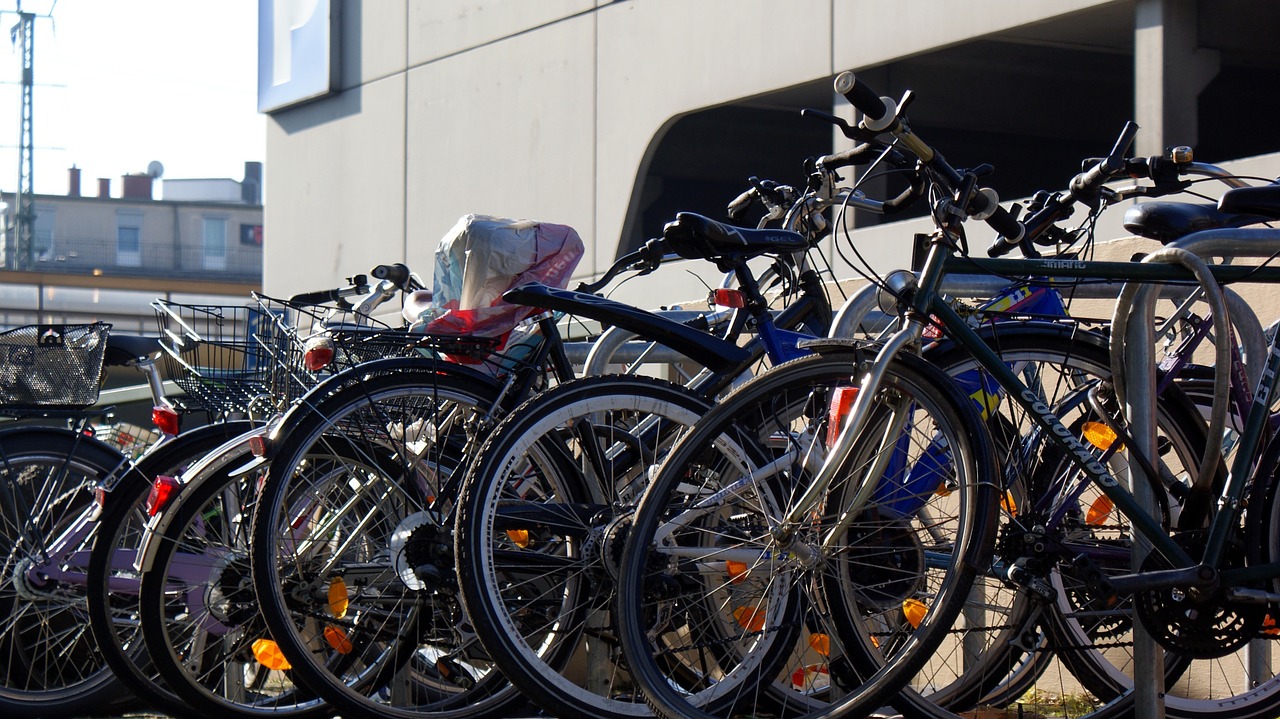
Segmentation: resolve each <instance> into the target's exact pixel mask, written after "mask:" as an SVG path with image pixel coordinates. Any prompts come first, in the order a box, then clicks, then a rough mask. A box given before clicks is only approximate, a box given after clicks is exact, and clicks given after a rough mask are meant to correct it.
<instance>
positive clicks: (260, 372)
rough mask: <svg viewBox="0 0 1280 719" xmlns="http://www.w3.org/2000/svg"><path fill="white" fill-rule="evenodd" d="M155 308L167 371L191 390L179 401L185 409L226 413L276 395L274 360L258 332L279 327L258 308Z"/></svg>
mask: <svg viewBox="0 0 1280 719" xmlns="http://www.w3.org/2000/svg"><path fill="white" fill-rule="evenodd" d="M151 306H152V307H153V308H154V309H155V311H156V321H157V322H158V324H159V328H160V347H161V349H162V350H163V351H162V353H161V355H160V357H161V362H162V364H163V366H164V372H165V375H166V376H167V377H169V378H170V379H172V380H173V381H174V382H175V383H177V385H178V386H179V387H181V388H182V390H183V392H185V393H186V394H185V396H184V397H182V398H179V400H178V402H179V404H181V406H182V407H183V408H184V409H196V408H199V409H204V410H206V411H208V412H211V413H213V414H217V415H226V414H230V413H235V412H245V411H248V409H249V408H250V407H251V406H253V405H254V404H255V403H256V402H261V401H263V400H264V399H265V398H269V397H270V396H271V387H270V373H269V370H270V361H271V358H270V356H269V355H268V354H267V353H266V352H265V351H264V350H263V349H262V345H261V344H260V343H259V342H258V340H257V339H255V335H256V334H257V333H258V332H259V331H261V330H262V328H264V327H266V328H268V329H270V328H271V327H273V326H274V325H273V323H272V322H271V321H270V319H269V318H266V317H264V316H262V312H261V310H260V309H259V308H258V307H256V306H249V305H199V304H184V303H180V302H171V301H168V300H156V301H155V302H152V303H151Z"/></svg>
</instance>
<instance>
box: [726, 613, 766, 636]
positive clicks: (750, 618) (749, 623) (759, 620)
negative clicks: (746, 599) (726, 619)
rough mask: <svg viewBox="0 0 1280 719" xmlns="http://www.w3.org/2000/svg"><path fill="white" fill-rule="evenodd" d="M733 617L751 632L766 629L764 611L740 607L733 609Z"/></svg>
mask: <svg viewBox="0 0 1280 719" xmlns="http://www.w3.org/2000/svg"><path fill="white" fill-rule="evenodd" d="M733 618H734V619H735V620H737V622H738V624H739V625H740V626H742V628H743V629H746V630H747V631H750V632H758V631H760V630H762V629H764V612H763V611H761V610H759V609H754V608H752V607H738V608H737V609H735V610H733Z"/></svg>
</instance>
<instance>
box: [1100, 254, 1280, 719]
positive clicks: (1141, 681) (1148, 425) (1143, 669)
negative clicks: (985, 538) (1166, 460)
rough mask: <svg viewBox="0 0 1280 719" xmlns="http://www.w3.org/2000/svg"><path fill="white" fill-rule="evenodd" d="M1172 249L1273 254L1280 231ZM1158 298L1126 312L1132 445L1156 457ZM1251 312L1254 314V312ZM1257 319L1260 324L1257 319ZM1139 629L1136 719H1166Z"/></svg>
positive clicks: (1153, 662)
mask: <svg viewBox="0 0 1280 719" xmlns="http://www.w3.org/2000/svg"><path fill="white" fill-rule="evenodd" d="M1170 247H1175V248H1179V249H1183V250H1187V251H1189V252H1191V253H1193V254H1195V255H1197V256H1199V257H1202V258H1205V257H1270V256H1272V255H1274V254H1276V253H1277V252H1280V230H1206V231H1203V232H1197V233H1195V234H1193V235H1190V236H1188V237H1186V238H1184V239H1182V240H1180V241H1178V242H1176V243H1173V244H1171V245H1170ZM1155 300H1156V293H1155V291H1154V288H1153V287H1152V286H1151V285H1144V286H1142V287H1141V288H1139V290H1138V292H1137V294H1136V295H1135V297H1134V300H1133V303H1132V304H1131V305H1130V306H1129V308H1128V310H1127V311H1128V317H1129V322H1128V328H1127V332H1126V333H1125V347H1124V356H1125V365H1126V367H1125V370H1124V371H1125V381H1126V383H1127V385H1128V387H1129V393H1128V399H1127V401H1126V407H1125V412H1126V413H1127V415H1128V417H1129V422H1130V432H1131V433H1132V435H1133V438H1134V443H1135V444H1136V445H1137V448H1138V449H1139V450H1141V451H1142V452H1144V453H1145V454H1146V456H1148V457H1154V456H1155V445H1156V426H1155V409H1156V408H1155V404H1156V402H1155V379H1156V378H1155V351H1154V344H1155V332H1154V317H1155ZM1118 311H1119V310H1118ZM1248 314H1249V315H1250V316H1252V313H1251V312H1250V313H1248ZM1233 319H1234V318H1233ZM1254 320H1255V322H1256V317H1255V318H1254ZM1131 467H1132V469H1133V471H1141V469H1140V468H1139V465H1138V463H1137V462H1131ZM1131 476H1132V475H1131ZM1136 484H1137V485H1138V486H1137V487H1135V488H1134V494H1135V496H1136V497H1137V498H1138V499H1139V501H1142V502H1143V503H1144V508H1146V509H1153V508H1154V502H1155V499H1154V497H1153V496H1152V495H1151V492H1150V489H1149V487H1148V483H1146V482H1137V483H1136ZM1149 549H1150V548H1149V547H1138V546H1137V545H1136V544H1135V550H1137V551H1136V552H1135V555H1134V561H1135V562H1141V560H1142V559H1143V557H1144V556H1145V552H1146V551H1149ZM1141 628H1142V627H1141V624H1140V623H1138V622H1135V623H1134V665H1135V671H1134V678H1133V681H1134V695H1135V706H1134V710H1135V716H1136V717H1137V718H1138V719H1163V717H1164V715H1165V712H1164V695H1165V686H1164V652H1163V650H1162V649H1161V648H1160V647H1159V646H1158V645H1156V644H1155V642H1154V641H1152V640H1151V638H1150V637H1148V636H1146V632H1144V631H1141ZM1257 643H1258V642H1252V643H1250V647H1249V650H1250V669H1251V671H1254V670H1258V669H1260V668H1261V667H1262V664H1261V662H1263V661H1265V660H1266V657H1265V656H1263V655H1262V654H1263V652H1260V651H1257V650H1256V649H1255V646H1254V645H1256V644H1257ZM1259 648H1260V647H1259Z"/></svg>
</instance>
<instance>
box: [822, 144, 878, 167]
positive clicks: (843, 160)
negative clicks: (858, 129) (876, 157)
mask: <svg viewBox="0 0 1280 719" xmlns="http://www.w3.org/2000/svg"><path fill="white" fill-rule="evenodd" d="M869 149H871V146H870V145H867V144H862V145H858V146H857V147H855V148H852V149H850V150H845V151H844V152H834V153H832V154H830V155H823V156H822V157H819V158H818V165H819V166H820V167H822V168H824V169H827V170H836V169H839V168H841V167H850V166H852V165H861V164H865V163H867V162H869V161H870V158H869V157H867V155H868V152H867V151H868V150H869Z"/></svg>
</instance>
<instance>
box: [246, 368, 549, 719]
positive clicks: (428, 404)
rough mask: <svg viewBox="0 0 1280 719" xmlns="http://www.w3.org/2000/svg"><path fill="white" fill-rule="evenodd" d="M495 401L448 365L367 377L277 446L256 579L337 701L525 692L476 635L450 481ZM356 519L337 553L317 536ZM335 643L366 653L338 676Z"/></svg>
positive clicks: (311, 679) (360, 705)
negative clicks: (465, 604) (463, 598)
mask: <svg viewBox="0 0 1280 719" xmlns="http://www.w3.org/2000/svg"><path fill="white" fill-rule="evenodd" d="M500 396H501V395H500V391H499V387H498V386H497V383H496V382H494V381H480V380H479V379H477V378H476V377H475V376H474V373H454V372H451V371H450V369H449V366H448V365H438V366H428V367H425V368H422V369H420V370H419V371H416V372H402V373H397V374H393V375H384V376H378V377H372V378H369V379H368V380H367V381H365V382H363V383H360V384H357V385H355V386H353V387H350V388H348V389H345V390H342V391H339V392H336V393H334V394H333V395H331V396H329V397H327V398H326V399H324V400H323V401H321V402H320V403H319V404H318V405H317V406H316V407H315V408H314V409H313V410H312V411H310V412H307V413H305V415H303V416H302V417H301V418H300V419H299V420H298V421H297V422H296V423H295V424H294V426H293V427H292V429H291V431H289V433H288V434H287V436H286V437H284V438H283V439H282V440H281V442H280V445H279V448H278V450H277V451H276V453H275V456H274V457H273V460H272V462H271V468H270V470H269V472H268V477H267V480H266V483H265V484H264V485H263V489H262V494H261V497H260V499H259V506H258V510H257V512H256V515H255V519H254V527H253V538H252V565H253V580H254V588H255V590H256V592H257V595H258V599H259V602H260V604H261V608H262V612H263V617H264V620H265V621H266V624H267V628H268V630H269V632H270V634H271V636H272V638H273V639H274V640H275V641H276V642H277V643H278V644H279V648H280V649H281V651H282V652H283V654H284V657H285V658H286V659H287V660H288V661H289V662H290V663H291V664H292V667H293V671H294V672H295V673H296V675H297V677H298V679H299V680H300V682H301V683H303V684H304V685H306V686H307V687H309V688H311V689H312V690H314V691H315V692H317V693H318V694H319V695H320V696H321V697H322V698H323V699H325V700H327V701H329V702H330V703H331V704H332V705H333V706H334V708H335V710H336V711H338V712H340V713H344V714H348V713H349V714H353V715H358V716H388V717H405V718H406V719H407V718H409V717H420V716H424V715H430V716H437V717H458V718H461V717H468V718H470V717H479V716H502V715H504V713H508V712H510V711H511V709H512V707H513V705H515V704H517V703H519V702H523V701H524V699H523V697H521V695H520V694H519V693H518V692H516V691H515V689H514V688H513V687H512V686H511V685H510V684H508V683H507V682H506V681H505V680H504V679H503V678H502V677H501V675H500V674H499V673H498V672H496V671H493V670H492V666H491V662H490V660H489V659H488V657H487V656H485V655H484V654H483V652H482V651H481V649H480V647H479V645H478V643H477V642H474V638H473V637H470V632H469V627H468V625H467V621H466V617H465V615H464V614H463V612H462V609H461V606H460V604H459V602H458V601H457V596H456V579H454V577H455V575H454V571H453V558H452V556H451V555H452V547H453V543H452V530H453V521H452V512H453V511H454V501H455V499H456V492H457V486H456V485H457V483H459V482H460V481H461V477H462V473H463V471H465V465H466V462H468V461H469V459H470V457H471V455H472V453H473V452H474V451H475V449H477V448H478V445H479V439H478V438H479V437H480V434H479V433H480V432H482V431H484V430H485V429H486V427H485V422H486V418H487V414H488V412H489V411H490V410H492V409H493V408H494V407H495V405H497V404H498V402H499V399H498V398H499V397H500ZM353 460H357V461H353ZM437 480H438V481H437ZM374 491H380V492H383V493H384V496H382V497H379V498H378V499H377V501H374V500H372V499H369V498H367V497H366V496H365V495H366V493H367V492H374ZM333 497H336V498H337V504H333V503H327V502H326V501H325V500H326V498H333ZM304 507H305V510H304V509H303V508H304ZM356 528H358V531H356ZM347 529H351V532H352V533H351V534H350V535H342V536H344V537H346V538H347V539H349V540H350V541H345V542H343V543H342V544H341V545H334V546H335V547H337V548H338V549H341V550H342V551H341V552H338V553H336V554H334V555H332V556H330V555H326V554H324V552H326V551H327V550H328V548H329V545H326V544H323V543H322V542H320V541H318V539H317V537H316V536H314V535H313V534H312V532H317V531H321V530H324V531H330V530H331V531H333V532H335V533H336V534H335V536H338V534H341V533H342V532H343V531H345V530H347ZM294 549H297V550H298V551H300V552H302V553H303V554H304V555H305V556H302V557H298V556H295V555H294ZM325 564H328V565H331V566H330V567H328V568H325V567H323V565H325ZM317 566H319V567H320V568H321V569H323V572H322V573H319V574H316V573H314V572H315V569H316V567H317ZM339 580H341V581H339ZM348 582H349V583H348ZM335 586H337V587H341V588H342V591H338V590H334V587H335ZM351 587H355V588H356V591H355V592H354V594H352V593H350V592H351V589H350V588H351ZM330 591H338V593H339V594H340V595H341V596H342V597H344V598H345V599H346V600H347V601H343V602H342V603H340V605H334V604H330V602H329V599H328V593H329V592H330ZM348 601H349V603H348ZM335 606H340V609H335V608H334V607H335ZM325 630H329V631H328V633H327V634H326V631H325ZM357 650H358V651H357ZM464 652H465V655H464ZM335 653H337V654H344V653H345V654H346V655H348V656H350V655H352V654H354V655H355V657H357V658H358V661H355V662H352V663H349V664H348V665H347V666H345V667H343V668H342V669H341V671H339V672H334V671H331V670H330V667H331V662H332V660H333V655H334V654H335Z"/></svg>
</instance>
